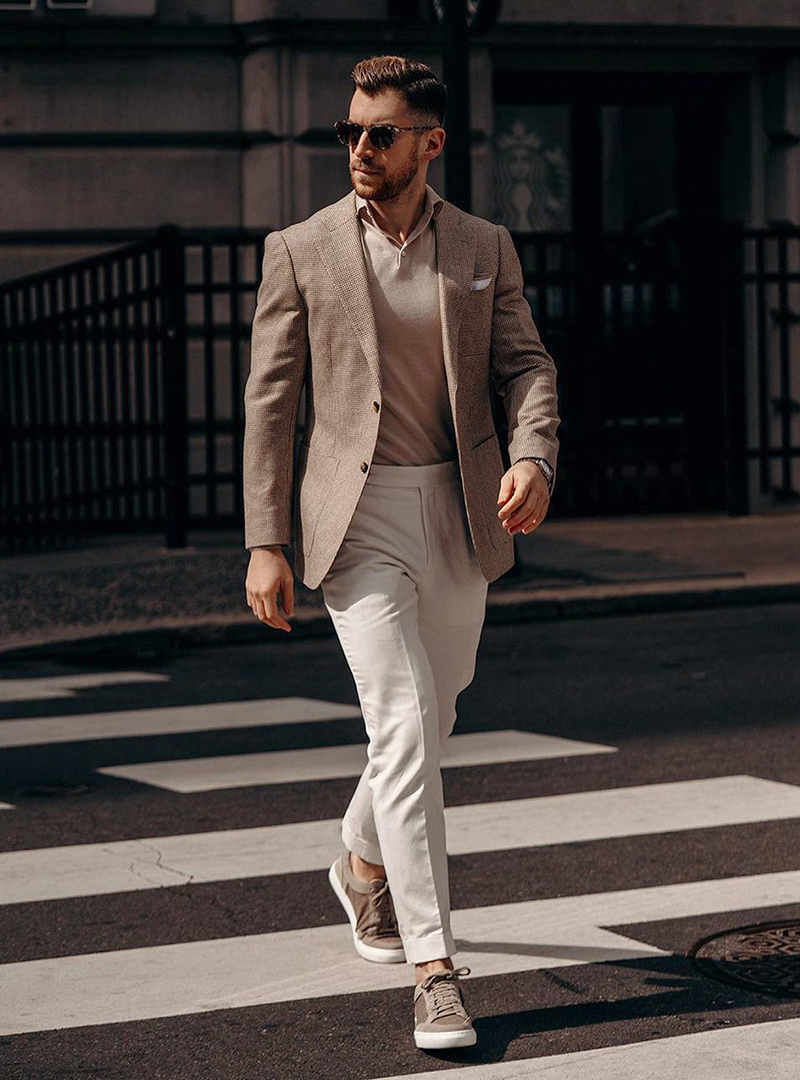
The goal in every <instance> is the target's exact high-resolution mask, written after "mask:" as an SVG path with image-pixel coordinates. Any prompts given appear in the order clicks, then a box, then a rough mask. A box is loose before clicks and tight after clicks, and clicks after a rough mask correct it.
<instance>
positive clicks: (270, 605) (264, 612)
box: [245, 574, 294, 633]
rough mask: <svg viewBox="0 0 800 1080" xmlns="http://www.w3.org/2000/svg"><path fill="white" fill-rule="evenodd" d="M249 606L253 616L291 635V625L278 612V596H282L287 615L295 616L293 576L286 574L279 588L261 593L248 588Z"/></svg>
mask: <svg viewBox="0 0 800 1080" xmlns="http://www.w3.org/2000/svg"><path fill="white" fill-rule="evenodd" d="M245 591H246V594H247V605H248V607H249V608H250V609H251V610H252V612H253V614H254V615H256V616H257V618H259V619H260V620H261V622H263V623H266V624H267V625H268V626H272V627H274V628H275V629H276V630H285V631H286V632H287V633H291V629H292V627H291V624H290V623H288V622H287V621H286V619H285V618H284V617H283V615H282V614H281V612H280V611H279V610H278V596H279V595H280V596H282V598H283V600H282V602H283V609H284V611H285V612H286V614H287V615H293V614H294V581H293V580H292V578H291V576H290V575H288V574H284V575H283V576H282V577H281V578H280V580H279V582H278V584H277V586H274V587H273V588H272V589H269V590H265V591H263V592H262V591H260V590H259V589H253V588H246V590H245Z"/></svg>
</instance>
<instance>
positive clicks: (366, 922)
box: [359, 878, 397, 937]
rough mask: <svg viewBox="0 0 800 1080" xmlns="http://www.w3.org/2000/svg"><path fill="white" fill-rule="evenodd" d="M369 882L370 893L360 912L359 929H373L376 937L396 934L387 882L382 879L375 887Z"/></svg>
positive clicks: (392, 905) (395, 922)
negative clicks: (365, 904)
mask: <svg viewBox="0 0 800 1080" xmlns="http://www.w3.org/2000/svg"><path fill="white" fill-rule="evenodd" d="M375 880H377V879H375V878H373V882H371V883H370V884H371V887H372V893H371V894H370V898H369V900H368V902H367V906H366V907H365V909H364V911H363V912H362V916H361V919H360V925H359V929H360V930H369V929H374V931H375V936H376V937H388V936H394V935H396V934H397V921H396V918H395V913H394V904H393V903H392V894H391V893H390V892H389V882H388V880H384V881H383V883H382V884H381V885H379V886H377V887H375V885H374V881H375Z"/></svg>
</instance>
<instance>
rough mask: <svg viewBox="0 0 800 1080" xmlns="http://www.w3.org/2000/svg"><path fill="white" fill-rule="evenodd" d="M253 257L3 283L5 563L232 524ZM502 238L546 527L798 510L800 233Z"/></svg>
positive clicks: (86, 266)
mask: <svg viewBox="0 0 800 1080" xmlns="http://www.w3.org/2000/svg"><path fill="white" fill-rule="evenodd" d="M263 241H264V234H263V233H262V232H259V233H254V232H244V231H227V232H225V231H216V232H214V233H208V232H200V231H182V230H179V229H178V228H176V227H172V226H168V227H165V228H163V229H160V230H159V231H158V233H157V234H155V235H154V236H152V237H150V238H148V239H146V240H143V241H137V242H135V243H133V244H130V245H129V246H127V247H124V248H121V249H116V250H114V251H110V252H106V253H104V254H102V255H98V256H94V257H92V258H89V259H83V260H81V261H80V262H76V263H72V264H70V265H68V266H62V267H56V268H55V269H52V270H48V271H45V272H42V273H38V274H34V275H30V276H28V277H25V278H19V279H16V280H14V281H11V282H6V283H0V530H1V531H2V539H3V547H4V549H5V550H7V551H14V550H17V549H19V548H21V547H31V546H36V545H50V544H54V543H59V542H68V541H71V540H74V539H79V538H82V537H86V536H90V535H93V534H97V533H100V532H121V531H136V530H142V529H164V530H165V535H166V542H167V544H168V545H169V546H181V545H182V544H184V543H185V536H186V530H187V527H196V526H203V525H210V526H220V527H225V526H228V527H235V526H239V525H240V524H241V521H242V483H241V471H242V455H241V451H242V436H243V426H244V417H243V388H244V382H245V380H246V376H247V370H248V365H249V340H250V329H251V323H252V316H253V311H254V307H255V297H256V292H257V289H258V285H259V283H260V274H261V257H262V252H263ZM514 241H515V244H516V246H517V250H518V252H519V255H520V260H521V263H522V266H523V272H524V276H525V294H526V297H527V299H528V301H529V303H530V305H531V310H532V312H533V315H534V318H535V320H536V323H537V326H538V328H539V330H540V332H541V335H542V339H543V341H544V342H545V344H546V345H547V348H548V350H549V351H550V352H551V353H552V355H553V357H554V359H555V361H556V366H557V369H558V383H559V407H560V413H561V416H562V424H561V428H560V431H559V435H560V438H561V450H560V454H559V478H558V483H557V488H556V496H555V498H554V505H553V513H554V514H560V515H563V516H568V515H574V514H593V513H631V512H642V511H670V510H704V509H705V510H707V509H728V510H730V511H731V512H734V513H743V512H746V511H747V509H748V508H749V505H750V502H751V501H752V494H753V492H756V493H757V494H758V495H759V497H761V498H762V499H763V500H767V501H769V500H771V501H772V502H774V503H778V502H780V503H782V504H785V503H787V502H791V501H792V500H796V499H797V497H798V494H797V493H798V488H799V487H800V481H799V480H798V469H799V468H800V405H798V401H800V386H798V382H799V381H800V341H798V334H799V333H800V329H798V325H799V324H800V230H760V231H759V230H742V229H741V228H740V227H737V226H726V227H725V228H724V229H722V230H716V231H713V232H712V231H708V232H705V233H703V234H702V235H701V234H699V233H698V232H697V230H695V231H694V232H689V231H686V230H683V231H678V230H674V229H673V230H670V231H668V232H663V233H661V232H660V233H658V234H655V235H654V234H649V235H646V236H638V235H631V234H620V233H615V234H603V235H601V236H597V237H582V236H576V235H573V234H567V233H533V234H531V233H526V234H514ZM494 409H495V416H496V420H497V425H498V429H499V431H500V434H501V445H505V439H504V438H503V436H504V434H505V432H504V427H505V418H504V416H503V414H502V409H501V408H500V405H499V401H498V399H497V398H496V396H495V397H494ZM303 414H304V399H303V396H302V395H301V401H300V409H299V413H298V416H299V421H298V422H299V423H300V424H301V426H302V417H303ZM299 434H300V435H302V432H299ZM751 474H752V475H751Z"/></svg>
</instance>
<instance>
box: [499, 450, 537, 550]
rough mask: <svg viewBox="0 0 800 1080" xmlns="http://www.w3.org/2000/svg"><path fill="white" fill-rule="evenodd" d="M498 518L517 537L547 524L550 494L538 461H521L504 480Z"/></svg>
mask: <svg viewBox="0 0 800 1080" xmlns="http://www.w3.org/2000/svg"><path fill="white" fill-rule="evenodd" d="M497 502H498V504H501V503H502V504H503V505H502V506H501V507H500V510H499V511H498V515H497V516H498V517H499V518H500V519H501V520H502V522H503V528H504V529H505V530H506V532H508V533H509V535H511V536H513V535H514V534H515V533H518V532H520V531H522V532H524V533H529V532H532V531H533V530H534V529H536V528H538V527H539V525H541V523H542V522H543V521H544V518H545V515H546V514H547V509H548V507H549V505H550V493H549V491H548V490H547V481H546V480H545V478H544V475H543V473H542V470H541V469H540V468H539V466H538V465H537V464H536V462H535V461H518V462H517V464H516V465H512V466H511V468H510V469H509V470H508V472H506V473H505V474H504V475H503V477H502V479H501V481H500V497H499V498H498V500H497Z"/></svg>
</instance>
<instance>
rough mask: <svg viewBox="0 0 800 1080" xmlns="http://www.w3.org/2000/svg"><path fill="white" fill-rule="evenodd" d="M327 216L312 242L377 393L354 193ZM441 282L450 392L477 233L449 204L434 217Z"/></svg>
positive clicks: (371, 322)
mask: <svg viewBox="0 0 800 1080" xmlns="http://www.w3.org/2000/svg"><path fill="white" fill-rule="evenodd" d="M330 209H331V212H330V213H329V214H328V215H326V217H325V222H326V224H327V226H328V230H329V231H328V232H327V233H324V232H323V233H320V234H319V235H318V236H316V237H315V238H314V243H315V245H316V248H317V251H318V252H319V256H320V260H321V261H322V263H323V265H324V266H325V267H326V268H327V270H328V273H329V274H330V276H331V278H332V280H333V283H334V285H335V287H336V291H337V294H338V296H339V299H340V301H341V303H342V306H343V308H344V310H345V311H346V313H347V316H348V318H349V320H350V323H351V325H352V327H353V331H354V333H355V335H356V337H357V338H358V341H359V344H360V345H361V348H362V350H363V352H364V356H365V357H366V359H367V363H368V365H369V367H370V370H371V372H372V376H373V378H374V380H375V385H376V386H377V388H378V390H380V389H381V371H380V354H379V350H378V334H377V329H376V326H375V314H374V311H373V308H372V301H371V299H370V291H369V280H368V277H367V266H366V262H365V260H364V251H363V248H362V246H361V234H360V231H359V230H360V228H361V225H360V224H359V221H358V218H357V216H356V206H355V192H354V191H350V192H349V193H348V194H347V195H345V196H344V198H342V199H340V200H339V201H338V202H337V203H334V204H333V206H332V207H331V208H330ZM433 224H434V228H435V230H436V261H437V275H438V278H439V310H440V313H441V319H442V345H443V350H444V364H445V371H446V373H447V381H448V384H449V385H450V389H451V404H453V405H454V404H455V398H454V396H452V391H453V389H454V387H455V385H456V383H457V382H458V369H457V356H458V331H459V327H460V325H461V318H462V316H463V314H464V311H465V308H466V304H467V299H468V297H469V293H470V284H471V282H472V277H473V272H474V270H475V252H476V247H477V231H476V230H475V229H474V228H473V227H472V225H471V224H470V221H469V218H467V217H464V216H462V215H461V214H460V213H459V212H458V209H457V207H455V206H454V205H453V203H449V202H445V204H444V206H443V207H442V209H441V211H440V213H439V216H438V217H435V218H433Z"/></svg>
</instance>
